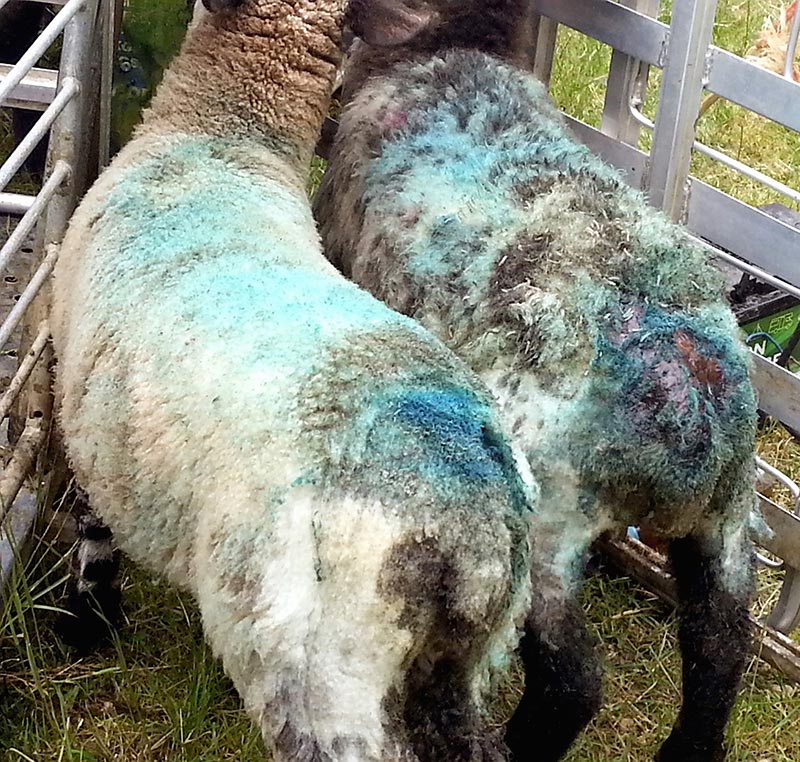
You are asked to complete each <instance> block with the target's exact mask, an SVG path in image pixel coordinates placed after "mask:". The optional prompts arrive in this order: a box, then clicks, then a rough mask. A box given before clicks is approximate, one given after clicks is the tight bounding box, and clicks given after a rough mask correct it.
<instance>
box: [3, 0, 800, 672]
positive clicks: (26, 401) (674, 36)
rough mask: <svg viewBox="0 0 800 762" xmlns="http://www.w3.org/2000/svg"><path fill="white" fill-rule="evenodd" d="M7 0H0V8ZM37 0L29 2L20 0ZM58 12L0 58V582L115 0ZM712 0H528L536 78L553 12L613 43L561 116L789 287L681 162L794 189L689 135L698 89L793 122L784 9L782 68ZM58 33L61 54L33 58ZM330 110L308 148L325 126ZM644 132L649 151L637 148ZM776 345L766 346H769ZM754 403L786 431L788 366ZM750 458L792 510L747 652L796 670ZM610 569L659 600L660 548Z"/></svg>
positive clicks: (730, 211)
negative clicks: (14, 59)
mask: <svg viewBox="0 0 800 762" xmlns="http://www.w3.org/2000/svg"><path fill="white" fill-rule="evenodd" d="M9 1H10V0H0V11H1V10H2V8H3V7H4V6H5V5H7V4H8V3H9ZM21 1H22V2H29V3H34V2H42V1H43V0H21ZM48 5H50V6H57V7H58V12H57V13H56V14H55V15H54V17H53V19H52V21H50V23H49V24H47V26H46V27H45V28H44V29H43V31H42V32H41V33H40V35H39V37H38V38H37V39H36V40H35V42H34V43H33V44H32V46H31V48H30V50H29V51H28V52H27V53H26V54H25V55H23V57H22V58H21V59H20V61H19V62H18V63H17V64H16V65H10V64H7V63H3V62H0V105H2V106H4V107H15V108H25V109H33V110H36V111H40V112H41V116H40V118H39V119H38V121H37V122H36V124H35V125H34V126H33V127H32V129H31V132H30V134H29V135H28V136H27V137H25V138H24V139H22V140H21V141H20V142H19V144H18V145H17V147H16V148H15V150H14V151H13V152H12V153H11V154H10V156H9V157H8V158H7V159H6V160H5V162H4V163H3V164H2V165H1V166H0V215H2V216H3V217H2V219H3V220H4V222H5V224H6V226H7V228H8V229H9V230H10V233H9V235H8V236H7V237H6V236H2V237H0V269H2V270H3V274H4V275H5V274H6V273H7V272H11V271H12V270H13V272H14V273H18V272H21V271H22V270H25V269H27V268H20V266H19V263H20V260H21V258H23V253H24V251H25V250H26V246H25V244H26V241H27V240H28V239H29V237H30V236H31V235H35V244H34V246H33V247H32V249H33V259H34V264H33V266H32V267H31V268H29V269H30V272H29V273H26V275H25V277H24V278H17V275H16V274H15V275H14V276H13V278H14V279H17V280H18V281H19V283H18V285H19V298H18V300H17V301H16V302H15V303H14V304H13V307H12V308H11V309H10V310H7V311H6V312H7V314H6V315H4V320H3V322H2V324H0V350H2V351H4V352H5V353H12V354H16V356H17V357H18V358H19V361H18V363H17V368H16V370H15V372H14V374H13V377H12V378H11V379H10V380H9V382H8V383H7V384H5V389H4V391H3V392H2V395H0V419H2V420H3V421H4V424H3V428H2V433H3V435H4V436H8V456H7V457H6V458H5V459H4V467H3V470H2V473H1V474H0V522H2V534H0V564H1V565H0V575H2V579H0V583H5V581H6V580H7V578H8V577H9V576H10V574H11V559H12V555H13V552H17V553H19V552H24V550H25V548H26V545H27V543H28V539H29V538H30V536H31V534H32V528H33V526H34V523H35V518H36V514H37V511H41V510H42V501H41V499H40V497H41V495H43V494H50V493H51V492H52V490H48V489H47V486H48V482H49V481H50V480H51V479H52V478H54V477H53V476H52V473H53V472H54V471H57V469H54V468H52V461H51V459H50V458H49V454H48V451H47V448H46V446H47V443H48V440H49V434H50V431H51V426H52V404H51V398H50V381H51V376H50V373H51V361H52V352H51V349H50V345H49V329H48V323H47V317H48V315H47V309H48V297H47V290H48V289H47V286H48V279H49V276H50V274H51V272H52V270H53V267H54V265H55V262H56V260H57V258H58V254H59V244H60V241H61V238H62V236H63V233H64V230H65V227H66V224H67V222H68V220H69V217H70V215H71V213H72V211H73V210H74V208H75V205H76V203H77V200H78V199H79V198H80V197H81V195H82V194H83V192H84V191H85V190H86V188H87V186H88V184H89V183H90V182H91V180H92V178H93V176H94V175H95V174H96V172H97V171H98V169H99V168H101V167H102V166H103V165H104V164H105V163H106V161H107V159H108V134H109V122H110V105H109V104H110V97H109V96H110V80H111V69H112V62H113V56H114V48H115V40H116V34H115V32H116V30H117V29H118V25H119V18H120V13H121V9H122V2H121V0H103V1H102V2H101V0H55V1H54V2H49V3H48ZM716 5H717V2H716V0H675V2H674V5H673V8H672V13H671V22H670V24H669V25H666V24H664V23H661V22H659V21H658V20H656V19H655V18H654V16H655V15H656V14H657V13H658V11H659V0H622V2H620V3H616V2H612V1H611V0H535V14H536V15H535V16H534V19H533V24H534V28H535V40H536V46H535V57H534V61H533V65H534V67H535V71H536V73H537V75H538V76H539V77H540V78H541V79H542V80H543V81H545V82H549V79H550V75H551V70H552V63H553V55H554V51H555V47H556V32H557V29H558V25H559V24H564V25H566V26H569V27H572V28H573V29H575V30H577V31H579V32H581V33H583V34H585V35H588V36H590V37H592V38H594V39H597V40H599V41H601V42H603V43H606V44H608V45H610V46H611V48H613V51H614V52H613V54H612V56H611V63H610V68H609V72H608V77H607V88H606V96H605V106H604V110H603V117H602V123H601V125H600V129H595V128H593V127H590V126H588V125H586V124H584V123H583V122H581V121H579V120H577V119H575V118H573V117H568V120H569V122H570V125H571V126H572V129H573V130H574V132H575V134H576V135H577V136H578V137H579V138H580V139H581V140H583V141H584V142H585V143H586V144H587V145H588V146H589V147H590V148H591V149H592V150H594V151H596V152H597V153H598V154H600V155H601V156H602V157H603V158H604V159H606V160H607V161H608V162H610V163H611V164H614V165H616V166H617V167H619V168H620V169H621V170H622V171H623V172H624V174H625V177H626V178H627V180H628V182H630V183H631V185H633V186H635V187H637V188H641V189H642V190H644V191H646V192H647V194H648V196H649V198H650V200H651V203H652V204H653V205H655V206H658V207H661V208H663V209H664V210H665V211H666V212H667V214H669V215H670V216H671V217H672V218H673V219H674V220H679V221H682V222H684V223H685V224H686V225H687V226H688V228H689V229H690V231H692V233H693V234H694V235H695V236H696V237H697V238H698V240H700V241H701V242H703V244H704V245H706V246H707V247H708V249H709V255H710V256H714V257H716V258H717V259H718V260H721V261H722V262H724V263H726V264H727V265H728V266H733V267H734V268H736V269H737V270H739V271H741V272H743V273H748V274H750V275H752V276H754V277H755V278H757V279H758V280H759V281H761V282H763V283H766V284H769V285H770V286H772V287H773V288H774V289H776V290H777V291H779V292H781V293H783V294H786V295H789V296H791V297H795V298H797V299H800V229H798V228H797V227H794V226H793V225H792V224H789V223H787V222H784V221H781V220H780V219H777V218H776V217H774V216H771V215H769V214H767V213H766V212H764V211H761V210H759V209H756V208H754V207H752V206H749V205H747V204H745V203H743V202H741V201H739V200H737V199H735V198H733V197H731V196H729V195H727V194H725V193H723V192H721V191H719V190H717V189H715V188H713V187H711V186H710V185H708V184H706V183H703V182H700V181H699V180H697V179H696V178H693V177H691V176H690V174H689V167H690V161H691V156H692V152H693V151H697V152H701V153H704V154H706V155H708V156H710V157H711V158H712V159H714V160H716V161H720V162H723V163H725V164H726V165H728V166H729V167H732V168H733V169H735V170H736V171H739V172H741V173H743V174H744V175H747V176H748V177H749V178H751V179H756V180H758V181H759V182H762V183H764V184H765V185H767V186H768V187H769V188H771V189H773V190H777V191H778V192H780V193H783V194H784V195H785V196H786V197H787V198H789V199H790V200H791V201H793V202H795V203H798V202H800V193H798V191H796V190H793V189H791V188H788V187H786V186H784V185H782V184H781V183H778V182H777V181H776V180H774V179H772V178H769V177H767V176H765V175H763V174H762V173H760V172H757V171H756V170H754V169H752V168H750V167H748V166H746V165H744V164H742V163H741V162H739V161H737V160H735V159H733V158H731V157H727V156H725V155H724V154H721V153H720V152H718V151H715V150H713V149H710V148H707V147H706V146H703V145H701V144H700V143H698V142H696V141H695V129H694V128H695V122H696V120H697V117H698V114H699V112H700V105H701V100H702V98H703V95H704V93H705V92H708V93H713V94H716V95H719V96H720V97H722V98H725V99H727V100H729V101H731V102H733V103H736V104H739V105H740V106H742V107H744V108H746V109H749V110H751V111H753V112H756V113H758V114H761V115H762V116H764V117H766V118H768V119H771V120H773V121H775V122H777V123H779V124H781V125H783V126H785V127H786V128H789V129H791V130H794V131H796V132H800V84H797V83H796V82H795V81H793V78H792V76H791V74H792V69H791V61H792V60H793V58H794V49H795V47H796V45H797V40H798V34H800V14H798V15H797V16H795V18H794V21H793V24H792V29H791V34H790V39H789V54H788V55H787V60H788V61H789V62H790V63H788V64H787V66H786V71H785V72H784V75H783V76H782V75H780V74H776V73H773V72H770V71H766V70H765V69H763V68H761V67H759V66H758V65H756V64H754V63H751V62H749V61H746V60H744V59H743V58H741V57H738V56H735V55H733V54H731V53H729V52H727V51H725V50H722V49H719V48H717V47H714V46H713V45H711V44H710V41H711V36H712V29H713V23H714V15H715V10H716ZM59 37H61V38H62V39H61V54H60V65H59V67H58V69H57V70H55V69H46V68H45V69H39V68H35V64H36V63H37V62H38V61H39V60H40V59H41V57H42V55H43V54H44V53H45V52H46V51H47V50H48V49H51V46H52V45H53V43H54V42H55V41H56V40H57V39H58V38H59ZM650 67H658V68H660V69H662V70H663V72H662V77H661V85H660V96H659V100H658V109H657V115H656V119H655V123H652V122H650V121H649V120H648V118H647V117H646V116H645V115H644V113H643V111H642V103H643V101H644V96H645V90H646V87H647V82H648V75H649V70H650ZM335 126H336V125H335V123H333V122H331V121H329V122H328V123H327V124H326V130H325V133H324V136H323V140H322V142H321V144H320V153H321V154H322V155H323V156H324V155H325V153H326V145H327V144H329V141H330V138H331V136H332V134H333V133H334V131H335ZM643 129H644V130H650V131H652V143H651V149H650V152H649V153H644V152H643V151H642V150H641V149H640V148H639V147H638V146H639V143H640V135H641V131H642V130H643ZM48 130H49V131H50V132H49V134H50V138H49V150H48V162H47V170H46V173H45V176H44V180H43V183H42V187H41V190H39V192H38V193H36V194H35V195H26V194H21V193H7V192H5V189H6V187H7V186H8V184H9V182H10V181H11V180H12V178H13V177H14V175H15V173H17V171H18V170H19V168H20V167H21V166H22V164H23V162H24V161H25V158H26V157H27V156H28V155H29V154H30V153H31V151H32V150H33V148H34V147H35V146H36V144H37V143H38V141H39V139H40V138H41V137H42V136H44V135H45V134H47V132H48ZM776 357H777V355H776ZM754 380H755V384H756V387H757V390H758V394H759V405H760V408H761V409H762V410H763V411H764V412H765V413H766V414H768V415H770V416H773V417H774V418H776V419H778V420H780V421H781V422H782V423H784V424H785V425H786V426H788V427H789V428H790V429H792V430H795V431H800V378H798V377H797V376H795V375H793V374H792V373H790V372H789V371H787V370H785V369H784V368H783V367H781V366H780V365H779V364H776V363H774V362H771V361H769V360H767V359H765V358H764V357H761V356H758V355H756V354H754ZM759 465H760V467H761V468H762V469H763V470H764V471H765V472H768V473H769V474H771V475H772V476H773V477H774V478H777V479H778V480H779V481H780V482H781V483H783V484H784V485H785V486H786V487H787V488H788V489H789V490H790V492H791V494H792V495H793V496H794V500H795V505H794V509H793V510H787V509H785V508H783V507H781V506H779V505H777V504H776V503H775V502H773V501H772V500H770V499H768V498H767V497H765V496H761V506H762V510H763V512H764V516H765V518H766V520H767V522H768V523H769V525H770V526H771V527H772V529H773V532H774V535H773V537H772V538H771V539H770V540H767V541H765V543H764V549H765V550H766V551H768V552H769V558H764V559H763V562H764V563H767V564H771V565H773V566H778V567H780V568H782V569H783V570H784V575H785V576H784V582H783V586H782V590H781V594H780V597H779V600H778V602H777V604H776V605H775V607H774V609H773V611H772V612H771V614H770V616H769V618H768V620H767V622H765V623H762V622H759V623H758V632H759V637H758V638H757V639H756V642H755V643H754V649H755V651H756V652H757V653H759V654H760V655H761V656H762V657H764V658H765V659H766V660H767V661H768V662H770V663H771V664H773V665H774V666H776V667H777V668H779V669H780V670H782V671H783V672H785V673H786V674H787V675H789V676H791V677H793V678H795V679H796V680H798V681H800V647H798V646H797V644H795V643H794V642H793V641H792V640H790V639H789V638H787V637H786V633H789V632H791V631H792V630H794V629H796V628H797V627H798V626H799V625H800V486H798V485H797V484H796V483H794V482H793V481H792V480H791V479H789V478H788V477H787V476H785V475H783V474H782V473H781V472H780V471H778V470H777V469H776V468H774V467H773V466H772V465H770V464H768V463H765V462H760V463H759ZM605 550H606V551H607V552H608V553H610V554H611V555H612V556H613V558H614V559H615V560H616V561H617V563H619V564H620V565H621V566H622V567H623V568H625V569H626V570H627V571H629V572H630V573H631V574H633V575H634V576H636V577H637V578H639V579H640V580H641V581H642V582H643V583H644V584H645V585H646V586H648V587H650V588H651V589H653V590H655V591H656V592H658V593H659V594H660V595H662V596H663V597H665V598H667V599H670V598H672V597H673V592H672V587H673V582H672V579H671V577H670V575H669V572H668V571H667V570H666V569H665V566H664V560H663V558H662V557H660V556H659V555H658V554H657V553H656V552H655V551H653V550H652V549H650V548H648V547H647V546H645V545H642V544H641V543H639V542H637V541H636V540H633V539H630V538H627V539H618V540H609V541H607V542H606V543H605Z"/></svg>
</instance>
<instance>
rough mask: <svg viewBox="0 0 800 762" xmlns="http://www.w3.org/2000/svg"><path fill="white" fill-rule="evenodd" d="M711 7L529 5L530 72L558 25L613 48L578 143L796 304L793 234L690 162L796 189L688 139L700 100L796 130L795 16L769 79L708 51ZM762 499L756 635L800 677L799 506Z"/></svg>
mask: <svg viewBox="0 0 800 762" xmlns="http://www.w3.org/2000/svg"><path fill="white" fill-rule="evenodd" d="M716 5H717V2H716V0H675V2H674V4H673V7H672V14H671V23H670V25H666V24H663V23H661V22H660V21H658V20H657V19H655V18H653V17H654V16H655V15H656V14H657V12H658V10H659V0H621V2H619V3H618V2H612V0H568V2H564V0H534V6H535V13H536V16H535V18H534V33H535V35H536V37H535V39H536V43H537V44H536V55H535V60H534V70H535V71H536V73H537V74H538V75H539V76H540V78H542V79H543V80H544V81H545V82H548V83H549V80H550V75H551V70H552V61H553V56H554V48H555V45H556V31H557V28H558V25H560V24H563V25H566V26H568V27H571V28H572V29H575V30H577V31H579V32H581V33H582V34H585V35H587V36H589V37H592V38H594V39H596V40H599V41H601V42H603V43H605V44H607V45H610V46H611V47H612V49H613V53H612V58H611V65H610V69H609V75H608V78H607V88H606V100H605V106H604V111H603V118H602V122H601V126H600V129H596V128H594V127H591V126H589V125H587V124H584V123H583V122H581V121H579V120H578V119H575V118H573V117H568V122H569V124H570V126H571V128H572V130H573V132H574V134H575V135H576V136H577V137H578V139H580V140H581V141H583V142H585V143H586V144H587V145H588V146H589V147H590V148H591V149H592V150H593V151H595V152H596V153H598V154H600V155H601V156H602V157H603V158H604V159H605V160H606V161H608V162H609V163H611V164H613V165H615V166H617V167H618V168H620V169H621V170H622V172H623V173H624V175H625V177H626V179H627V181H628V182H629V183H630V184H631V185H633V186H634V187H637V188H640V189H641V190H643V191H645V192H646V193H647V194H648V197H649V199H650V202H651V203H652V204H653V205H654V206H657V207H659V208H661V209H663V210H664V211H665V212H666V213H667V214H668V215H670V216H671V217H672V219H674V220H678V221H682V222H684V223H685V224H686V225H687V227H688V228H689V230H690V231H691V232H692V233H693V234H694V235H695V236H696V237H697V240H698V241H699V242H701V243H702V244H703V245H704V246H706V247H708V248H709V251H710V253H711V254H713V256H715V257H717V258H720V259H723V260H725V261H726V262H728V263H730V264H733V265H735V266H736V267H737V268H739V269H740V270H742V271H743V272H748V273H750V274H752V275H754V276H756V277H757V278H759V279H760V280H763V281H765V282H767V283H769V284H771V285H773V286H774V287H776V288H778V289H781V290H782V291H784V292H786V293H789V294H791V295H793V296H795V297H796V298H800V230H798V229H796V228H794V227H792V226H790V225H787V224H785V223H783V222H781V221H779V220H776V219H774V218H773V217H771V216H769V215H767V214H765V213H764V212H762V211H760V210H758V209H755V208H753V207H752V206H749V205H748V204H745V203H743V202H742V201H740V200H738V199H735V198H733V197H732V196H730V195H728V194H726V193H723V192H722V191H720V190H718V189H716V188H713V187H711V186H710V185H708V184H706V183H703V182H701V181H699V180H698V179H697V178H695V177H692V176H691V175H690V162H691V156H692V152H693V151H696V152H700V153H702V154H704V155H706V156H708V157H709V158H711V159H712V160H714V161H717V162H720V163H722V164H725V165H726V166H728V167H730V168H731V169H733V170H735V171H737V172H739V173H741V174H742V175H744V176H746V177H748V178H750V179H752V180H754V181H756V182H759V183H761V184H763V185H764V186H765V187H768V188H770V189H772V190H774V191H777V192H779V193H781V194H783V195H784V196H786V197H787V198H788V199H790V200H791V201H792V202H794V203H800V191H798V190H797V189H795V188H791V187H789V186H787V185H785V184H784V183H780V182H779V181H777V180H775V179H774V178H771V177H769V176H768V175H766V174H765V173H763V172H760V171H758V170H756V169H754V168H752V167H749V166H748V165H746V164H745V163H743V162H740V161H738V160H736V159H733V158H732V157H729V156H726V155H725V154H724V153H723V152H721V151H717V150H716V149H713V148H711V147H709V146H705V145H703V144H702V143H700V142H698V141H697V140H696V138H695V122H696V121H697V118H698V114H699V111H700V103H701V99H702V97H703V93H704V92H708V93H713V94H716V95H718V96H720V97H722V98H725V99H726V100H729V101H731V102H733V103H736V104H738V105H739V106H742V107H744V108H746V109H748V110H750V111H753V112H755V113H757V114H760V115H761V116H764V117H766V118H768V119H770V120H772V121H773V122H776V123H777V124H780V125H782V126H784V127H786V128H788V129H791V130H794V131H795V132H800V83H798V82H796V81H795V78H794V68H793V61H794V58H795V54H796V52H797V45H798V38H799V37H800V13H798V14H796V15H795V17H794V18H793V19H792V25H791V30H790V34H789V39H788V46H787V55H786V61H785V65H784V67H783V72H782V73H775V72H771V71H767V70H766V69H763V68H761V67H760V66H758V65H757V64H756V63H753V62H751V61H748V60H745V59H743V58H741V57H739V56H736V55H734V54H732V53H730V52H728V51H725V50H722V49H720V48H718V47H716V46H714V45H712V44H711V34H712V31H713V20H714V15H715V11H716ZM651 66H655V67H658V68H660V69H662V77H661V87H660V92H659V99H658V107H657V112H656V118H655V121H654V122H653V121H650V120H649V119H647V117H645V116H644V114H643V113H642V112H641V104H642V103H643V102H644V94H645V90H646V88H647V84H648V74H649V68H650V67H651ZM643 128H645V129H648V130H652V133H653V138H652V146H651V149H650V152H649V153H645V152H644V151H642V150H640V149H639V147H638V145H639V137H640V133H641V130H642V129H643ZM753 359H754V374H753V376H754V384H755V386H756V390H757V393H758V397H759V406H760V407H761V409H762V410H764V412H766V413H768V414H769V415H771V416H774V417H776V418H778V419H779V420H781V421H782V422H783V423H785V424H787V425H788V426H790V427H791V428H793V429H795V430H800V378H798V377H797V376H795V375H793V374H792V373H789V372H788V371H786V370H785V369H784V368H781V367H778V366H777V365H774V364H773V363H771V362H769V361H768V360H766V359H765V358H763V357H759V356H756V355H754V357H753ZM765 465H766V467H767V469H768V470H771V471H773V472H777V473H776V475H779V478H780V480H781V481H782V482H783V483H786V484H788V483H789V482H791V484H792V485H793V486H794V488H795V489H794V491H793V494H794V495H795V498H796V496H797V494H800V492H798V489H799V488H798V487H797V485H796V484H795V483H794V482H792V481H791V480H790V479H789V478H788V477H787V476H785V475H784V474H782V473H780V472H779V471H777V469H774V467H771V466H769V464H765ZM760 498H761V506H762V511H763V513H764V516H765V519H766V520H767V522H768V524H770V526H771V528H772V529H773V532H774V536H773V538H772V539H771V540H768V541H765V543H764V547H765V548H766V549H767V550H768V551H769V552H770V553H771V554H773V556H776V557H778V558H780V559H781V565H782V566H783V568H784V569H785V574H786V576H785V579H784V583H783V587H782V589H781V595H780V599H779V601H778V603H777V605H776V606H775V607H774V609H773V611H772V612H771V614H770V616H769V618H768V626H766V627H764V628H762V639H763V642H762V644H761V646H762V648H765V649H766V656H767V658H768V660H769V659H770V658H771V657H770V654H773V655H774V661H773V663H775V664H776V665H777V666H779V667H780V668H782V669H784V670H785V671H787V672H789V673H790V674H792V675H793V676H794V677H796V678H797V679H800V649H795V650H794V651H792V648H793V646H792V645H791V643H790V642H789V641H786V640H785V639H782V638H780V637H779V636H778V633H777V632H776V631H775V630H779V631H781V632H784V633H788V632H790V631H791V630H793V629H795V628H797V627H798V626H800V515H798V510H797V501H795V506H794V508H793V510H787V509H785V508H783V507H781V506H779V505H776V504H775V503H774V502H773V501H771V500H769V499H768V498H766V497H764V496H763V495H762V496H760ZM630 545H631V543H630V542H628V543H617V544H616V545H614V548H613V552H614V555H615V557H618V558H622V559H623V560H624V559H627V561H626V563H627V565H628V567H629V568H630V569H631V570H632V571H633V572H634V573H635V574H638V576H640V578H642V579H644V580H645V581H648V580H649V581H650V582H651V583H652V585H651V586H652V587H654V589H656V590H657V591H658V590H659V589H660V590H662V591H663V590H666V589H667V587H666V586H665V585H664V583H663V580H664V579H666V577H663V574H665V572H664V570H663V569H661V570H660V572H658V573H657V572H656V571H654V569H655V568H656V567H655V566H654V564H655V563H656V562H654V561H653V559H652V558H649V557H648V559H646V560H643V556H642V554H641V553H638V552H633V551H631V549H630V547H629V546H630ZM656 565H657V564H656ZM659 573H661V574H662V578H661V580H659V578H658V574H659ZM771 628H775V629H774V630H773V629H771ZM765 644H766V645H765ZM787 644H788V645H787ZM787 648H788V649H789V652H791V653H789V652H787ZM770 649H772V650H770ZM787 653H789V657H787ZM787 665H788V666H787Z"/></svg>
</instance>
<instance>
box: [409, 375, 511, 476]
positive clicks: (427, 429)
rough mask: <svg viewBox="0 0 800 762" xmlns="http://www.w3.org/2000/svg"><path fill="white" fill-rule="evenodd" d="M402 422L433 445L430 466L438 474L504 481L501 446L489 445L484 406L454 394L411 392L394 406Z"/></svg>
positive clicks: (425, 391) (465, 396) (458, 392)
mask: <svg viewBox="0 0 800 762" xmlns="http://www.w3.org/2000/svg"><path fill="white" fill-rule="evenodd" d="M395 410H396V414H397V417H398V419H399V420H400V421H402V422H404V423H406V424H408V425H409V426H410V427H413V429H414V430H416V431H417V432H419V433H421V434H422V435H423V436H424V437H425V439H426V440H427V442H428V444H429V445H430V455H431V460H430V462H429V464H428V466H429V468H431V469H432V470H433V471H434V472H436V474H440V475H442V476H446V477H451V478H452V477H456V478H460V477H464V478H466V479H470V480H475V481H498V480H500V479H503V478H504V477H505V474H504V473H503V468H502V458H503V456H504V455H505V453H503V452H502V451H501V449H500V443H499V442H497V441H495V442H491V441H487V435H486V427H485V426H484V425H483V424H482V421H483V420H485V417H486V412H487V411H486V409H485V406H479V405H478V404H477V403H476V401H475V399H474V397H472V395H469V394H468V393H467V392H465V391H463V390H460V389H456V390H452V391H442V390H439V389H436V390H412V391H410V392H407V393H406V394H403V395H401V396H400V397H399V399H398V400H397V401H396V402H395Z"/></svg>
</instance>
